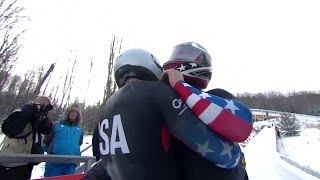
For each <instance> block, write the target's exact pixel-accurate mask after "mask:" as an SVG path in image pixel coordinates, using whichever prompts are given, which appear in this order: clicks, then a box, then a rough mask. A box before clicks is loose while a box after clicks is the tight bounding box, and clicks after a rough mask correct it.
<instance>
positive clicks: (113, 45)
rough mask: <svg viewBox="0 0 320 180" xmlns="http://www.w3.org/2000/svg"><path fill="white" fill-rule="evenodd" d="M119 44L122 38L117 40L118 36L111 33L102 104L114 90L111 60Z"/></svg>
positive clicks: (119, 48)
mask: <svg viewBox="0 0 320 180" xmlns="http://www.w3.org/2000/svg"><path fill="white" fill-rule="evenodd" d="M121 44H122V39H121V40H120V42H119V40H118V38H117V37H116V36H115V35H113V36H112V40H111V44H110V52H109V62H108V74H107V82H106V85H105V88H104V96H103V101H102V104H104V103H105V102H107V100H108V99H109V98H110V97H111V96H112V94H113V93H114V92H115V90H116V86H115V82H114V80H113V79H112V70H113V60H114V57H115V54H116V53H117V51H118V52H120V50H121Z"/></svg>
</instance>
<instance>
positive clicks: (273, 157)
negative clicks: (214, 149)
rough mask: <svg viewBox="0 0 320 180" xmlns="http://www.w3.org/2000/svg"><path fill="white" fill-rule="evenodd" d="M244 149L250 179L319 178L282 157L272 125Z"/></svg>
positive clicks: (295, 179) (300, 179)
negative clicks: (277, 149)
mask: <svg viewBox="0 0 320 180" xmlns="http://www.w3.org/2000/svg"><path fill="white" fill-rule="evenodd" d="M243 150H244V153H245V157H246V161H247V171H248V176H249V179H250V180H264V179H266V180H269V179H272V180H282V179H290V180H302V179H308V180H313V179H317V178H316V177H314V176H311V175H309V174H307V173H305V172H304V171H302V170H300V169H298V168H296V167H294V166H292V165H290V164H288V163H287V162H285V161H283V160H282V159H280V154H279V153H277V152H276V137H275V130H274V128H272V127H271V128H268V127H265V128H264V129H263V130H262V131H261V132H260V133H259V134H258V135H257V136H255V137H254V138H253V139H252V140H251V141H250V142H249V144H248V145H247V146H246V147H245V148H244V149H243Z"/></svg>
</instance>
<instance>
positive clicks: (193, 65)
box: [189, 63, 197, 68]
mask: <svg viewBox="0 0 320 180" xmlns="http://www.w3.org/2000/svg"><path fill="white" fill-rule="evenodd" d="M189 65H191V68H194V67H197V64H196V63H189Z"/></svg>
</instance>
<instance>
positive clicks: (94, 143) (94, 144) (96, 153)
mask: <svg viewBox="0 0 320 180" xmlns="http://www.w3.org/2000/svg"><path fill="white" fill-rule="evenodd" d="M98 127H99V126H98V124H97V125H96V127H95V128H94V131H93V136H92V153H93V156H95V157H96V161H99V160H100V150H99V129H98Z"/></svg>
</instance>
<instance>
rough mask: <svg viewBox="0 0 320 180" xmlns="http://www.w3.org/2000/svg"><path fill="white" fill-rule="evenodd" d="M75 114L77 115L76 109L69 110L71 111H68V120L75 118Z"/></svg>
mask: <svg viewBox="0 0 320 180" xmlns="http://www.w3.org/2000/svg"><path fill="white" fill-rule="evenodd" d="M77 115H78V113H77V112H76V111H71V112H70V113H69V117H68V119H69V120H75V119H76V118H77Z"/></svg>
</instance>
